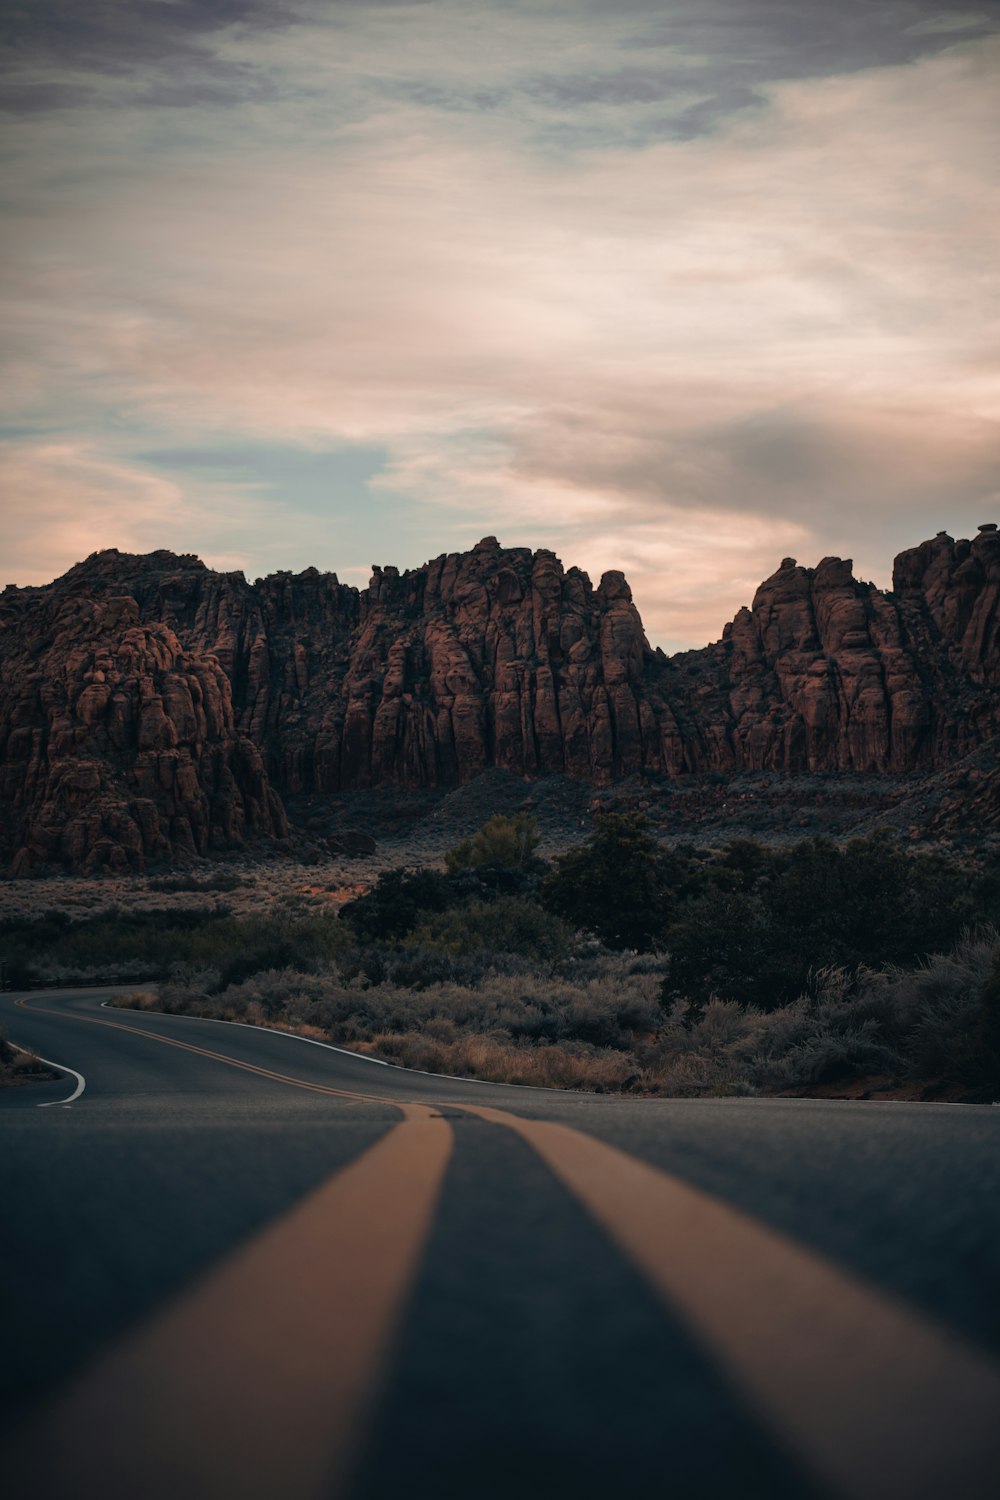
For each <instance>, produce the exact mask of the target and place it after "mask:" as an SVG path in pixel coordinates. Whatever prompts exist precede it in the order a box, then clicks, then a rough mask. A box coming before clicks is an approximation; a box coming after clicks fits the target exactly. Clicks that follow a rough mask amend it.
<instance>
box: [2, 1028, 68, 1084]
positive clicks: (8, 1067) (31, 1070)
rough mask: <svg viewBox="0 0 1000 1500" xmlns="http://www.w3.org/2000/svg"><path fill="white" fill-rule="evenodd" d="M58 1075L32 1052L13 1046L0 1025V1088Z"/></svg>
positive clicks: (34, 1081)
mask: <svg viewBox="0 0 1000 1500" xmlns="http://www.w3.org/2000/svg"><path fill="white" fill-rule="evenodd" d="M58 1077H59V1075H58V1073H55V1072H53V1070H52V1069H51V1068H49V1067H47V1066H46V1065H45V1063H43V1062H41V1061H40V1060H39V1059H38V1058H37V1057H35V1055H34V1054H33V1053H31V1052H25V1051H24V1050H23V1049H22V1048H20V1047H15V1046H13V1045H12V1043H11V1042H9V1041H8V1039H7V1031H6V1028H5V1027H3V1026H0V1089H3V1088H12V1087H14V1085H16V1084H18V1083H38V1082H40V1081H41V1080H43V1079H50V1078H58Z"/></svg>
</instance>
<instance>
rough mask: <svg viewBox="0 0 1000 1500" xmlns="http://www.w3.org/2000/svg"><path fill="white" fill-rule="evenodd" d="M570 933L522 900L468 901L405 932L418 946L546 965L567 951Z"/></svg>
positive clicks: (560, 923) (551, 917) (566, 928)
mask: <svg viewBox="0 0 1000 1500" xmlns="http://www.w3.org/2000/svg"><path fill="white" fill-rule="evenodd" d="M572 936H573V934H572V931H571V929H570V928H569V927H567V925H566V923H565V922H563V921H561V920H560V919H559V918H558V917H556V916H553V915H552V914H551V913H550V912H547V911H544V910H543V909H542V908H541V907H540V906H539V905H538V904H537V903H536V902H534V901H528V900H526V899H525V898H524V897H523V896H500V897H498V898H497V900H495V901H489V902H487V901H470V902H469V903H468V904H467V905H464V906H458V907H452V908H450V909H449V910H448V911H444V912H441V913H440V914H438V915H436V916H434V917H431V919H430V920H429V921H427V922H425V923H424V924H423V925H421V926H420V927H417V928H416V929H415V930H414V931H413V932H412V933H411V934H410V940H411V941H412V942H414V943H416V944H418V945H419V946H421V947H423V948H431V949H440V950H441V951H442V952H445V953H452V954H455V955H463V954H470V953H487V954H488V953H517V954H520V955H521V957H523V958H533V959H537V960H539V961H547V960H550V959H554V958H561V957H562V956H563V955H564V954H565V953H567V952H568V951H569V947H570V944H571V942H572Z"/></svg>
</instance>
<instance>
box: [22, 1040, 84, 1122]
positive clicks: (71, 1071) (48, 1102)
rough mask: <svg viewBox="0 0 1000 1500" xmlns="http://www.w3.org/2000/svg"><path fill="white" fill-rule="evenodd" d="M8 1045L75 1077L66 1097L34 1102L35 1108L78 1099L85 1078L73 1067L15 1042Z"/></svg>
mask: <svg viewBox="0 0 1000 1500" xmlns="http://www.w3.org/2000/svg"><path fill="white" fill-rule="evenodd" d="M9 1045H10V1046H11V1047H13V1049H14V1051H15V1052H22V1053H23V1054H24V1056H25V1057H37V1058H38V1061H39V1062H40V1063H44V1064H45V1066H46V1067H47V1068H55V1070H56V1072H57V1073H68V1074H69V1075H70V1077H71V1078H75V1079H76V1088H75V1089H74V1090H73V1092H72V1094H70V1096H69V1098H68V1099H46V1101H45V1103H44V1104H36V1105H35V1108H36V1109H51V1108H52V1106H53V1104H72V1103H73V1100H74V1099H79V1097H80V1095H81V1094H82V1093H83V1091H84V1089H85V1088H86V1087H87V1080H86V1079H85V1078H84V1076H83V1074H82V1073H78V1072H77V1071H76V1069H75V1068H67V1066H66V1064H65V1063H57V1062H52V1061H50V1059H49V1058H47V1057H42V1056H41V1054H40V1053H38V1052H32V1051H31V1050H30V1048H28V1047H19V1046H18V1045H17V1043H16V1042H11V1043H10V1044H9Z"/></svg>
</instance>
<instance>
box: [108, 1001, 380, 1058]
mask: <svg viewBox="0 0 1000 1500" xmlns="http://www.w3.org/2000/svg"><path fill="white" fill-rule="evenodd" d="M101 1009H102V1010H124V1011H130V1012H131V1013H132V1015H140V1016H157V1017H159V1018H162V1019H163V1020H165V1021H207V1022H208V1024H209V1025H210V1026H241V1027H242V1028H243V1030H244V1031H256V1032H258V1033H261V1032H262V1033H263V1034H264V1036H286V1037H288V1039H289V1041H292V1042H308V1043H309V1044H310V1046H312V1047H324V1048H325V1049H326V1051H327V1052H339V1053H340V1055H341V1057H356V1058H357V1059H358V1062H368V1063H375V1064H376V1066H377V1067H380V1068H394V1067H395V1066H396V1064H395V1063H389V1062H386V1060H385V1058H384V1057H369V1056H368V1054H367V1053H366V1052H350V1051H348V1049H347V1048H346V1047H335V1046H334V1045H333V1043H332V1042H319V1041H317V1040H316V1038H315V1037H314V1036H302V1034H301V1033H300V1032H298V1031H282V1030H281V1028H280V1027H279V1026H255V1025H254V1024H253V1022H252V1021H224V1020H223V1019H222V1017H221V1016H179V1015H175V1014H174V1013H173V1012H172V1011H169V1010H141V1011H140V1010H133V1008H132V1007H131V1006H130V1005H111V1004H110V1002H109V1001H107V1000H102V1001H101ZM401 1071H406V1070H405V1069H402V1070H401Z"/></svg>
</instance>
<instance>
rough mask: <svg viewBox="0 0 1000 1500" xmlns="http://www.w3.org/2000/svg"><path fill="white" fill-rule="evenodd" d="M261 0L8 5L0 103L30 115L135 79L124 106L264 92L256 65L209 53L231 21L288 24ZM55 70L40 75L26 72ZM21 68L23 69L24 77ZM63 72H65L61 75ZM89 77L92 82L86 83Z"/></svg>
mask: <svg viewBox="0 0 1000 1500" xmlns="http://www.w3.org/2000/svg"><path fill="white" fill-rule="evenodd" d="M295 21H296V13H295V11H294V10H292V9H291V8H283V7H279V6H275V5H274V4H273V3H266V0H169V3H164V0H87V3H86V4H81V3H79V0H37V3H28V4H24V5H15V6H8V7H7V8H6V10H5V12H4V17H3V25H2V29H0V108H3V109H5V110H7V111H9V112H12V113H14V112H16V113H21V112H36V111H39V110H45V109H58V108H71V107H76V106H78V105H80V104H85V103H87V102H89V101H91V100H95V101H96V100H101V101H104V100H105V90H104V88H103V85H104V84H105V83H106V82H107V81H108V80H121V79H123V78H132V79H134V82H135V88H134V90H129V91H126V92H125V93H124V94H122V95H120V96H119V97H121V98H122V99H123V100H125V101H127V102H128V103H129V104H136V103H139V104H177V105H189V104H198V103H206V104H226V103H238V102H242V101H243V100H245V99H248V98H249V99H260V98H262V97H269V96H270V86H269V85H268V84H267V82H266V81H265V80H264V79H262V78H261V77H260V76H259V75H258V74H257V73H256V72H255V71H254V70H253V69H250V68H247V67H245V66H243V65H241V64H237V63H232V62H229V61H227V60H226V59H223V58H221V57H219V56H217V55H215V54H214V53H213V51H212V46H211V42H212V38H213V36H214V35H215V34H217V33H219V32H221V31H223V30H225V29H227V28H229V27H233V26H240V27H244V28H250V29H253V30H257V31H262V30H263V31H273V30H276V29H278V28H286V27H288V26H291V25H294V24H295ZM38 73H47V74H49V75H51V76H50V77H49V78H47V79H46V80H45V81H44V82H41V81H38V82H36V81H34V80H33V79H32V78H31V76H30V75H32V74H38ZM26 75H27V76H26ZM60 75H62V76H60ZM88 77H89V80H90V81H89V83H88V82H84V81H82V80H83V79H84V78H88Z"/></svg>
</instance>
